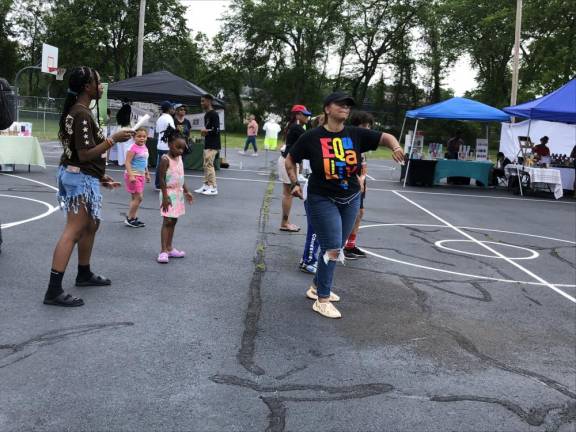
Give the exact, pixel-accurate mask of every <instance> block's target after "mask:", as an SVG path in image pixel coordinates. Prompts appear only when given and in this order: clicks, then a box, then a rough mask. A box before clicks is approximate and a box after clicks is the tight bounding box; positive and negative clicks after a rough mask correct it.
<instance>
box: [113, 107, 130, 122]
mask: <svg viewBox="0 0 576 432" xmlns="http://www.w3.org/2000/svg"><path fill="white" fill-rule="evenodd" d="M131 116H132V107H131V106H130V105H128V104H124V105H122V108H120V109H119V110H118V113H117V114H116V123H118V126H130V118H131Z"/></svg>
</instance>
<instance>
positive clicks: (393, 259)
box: [360, 223, 576, 288]
mask: <svg viewBox="0 0 576 432" xmlns="http://www.w3.org/2000/svg"><path fill="white" fill-rule="evenodd" d="M389 227H428V228H441V229H446V228H448V229H450V227H448V226H446V225H440V224H418V223H389V224H371V225H363V226H361V227H360V228H361V229H367V228H389ZM456 228H458V229H461V230H464V231H485V232H496V233H502V234H512V235H518V236H522V237H532V238H537V239H544V240H550V241H555V242H559V243H565V244H571V245H576V242H574V241H571V240H565V239H559V238H554V237H548V236H542V235H537V234H527V233H520V232H515V231H504V230H498V229H490V228H478V227H463V226H458V227H456ZM448 241H450V240H448ZM452 241H458V242H465V241H466V240H452ZM468 241H471V240H468ZM441 242H442V241H441ZM436 243H438V242H436ZM443 243H447V241H446V240H444V241H443ZM485 243H488V242H485ZM498 245H506V246H509V247H513V248H516V249H517V250H518V249H523V250H525V251H528V252H530V253H531V255H528V256H526V257H522V258H517V257H516V258H512V257H511V258H509V259H516V260H518V259H534V258H536V257H532V254H533V253H534V252H535V251H532V250H531V249H527V248H521V247H520V246H514V245H510V244H507V243H506V244H505V243H498ZM443 248H444V249H447V247H446V246H444V247H443ZM362 250H363V251H364V252H366V253H367V254H368V255H371V256H373V257H376V258H380V259H382V260H384V261H389V262H393V263H396V264H403V265H406V266H409V267H415V268H420V269H423V270H430V271H433V272H438V273H444V274H451V275H454V276H462V277H467V278H472V279H481V280H490V281H496V282H507V283H515V284H527V285H538V286H546V284H543V283H540V282H533V281H520V280H513V279H503V278H494V277H489V276H482V275H477V274H472V273H464V272H458V271H452V270H446V269H442V268H437V267H431V266H426V265H422V264H416V263H413V262H410V261H405V260H401V259H396V258H392V257H387V256H385V255H381V254H378V253H375V252H372V251H371V250H370V249H366V248H362ZM453 251H454V252H457V253H463V251H461V250H457V249H454V250H453ZM468 254H470V253H468ZM477 256H480V255H478V254H477ZM486 257H489V258H499V257H497V256H488V255H486ZM553 285H554V286H556V287H565V288H575V287H576V285H575V284H561V283H559V284H556V283H554V284H553Z"/></svg>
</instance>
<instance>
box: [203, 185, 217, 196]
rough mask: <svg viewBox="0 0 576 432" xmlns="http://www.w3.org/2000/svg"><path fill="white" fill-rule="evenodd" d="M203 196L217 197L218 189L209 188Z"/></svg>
mask: <svg viewBox="0 0 576 432" xmlns="http://www.w3.org/2000/svg"><path fill="white" fill-rule="evenodd" d="M202 194H203V195H218V189H216V188H215V187H212V186H209V187H208V188H207V189H206V190H205V191H204V192H202Z"/></svg>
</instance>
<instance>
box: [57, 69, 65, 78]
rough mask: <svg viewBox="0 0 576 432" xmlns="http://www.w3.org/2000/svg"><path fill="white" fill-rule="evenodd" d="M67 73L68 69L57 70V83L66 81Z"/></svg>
mask: <svg viewBox="0 0 576 432" xmlns="http://www.w3.org/2000/svg"><path fill="white" fill-rule="evenodd" d="M65 73H66V68H56V81H62V80H64V74H65Z"/></svg>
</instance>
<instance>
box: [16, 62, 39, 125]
mask: <svg viewBox="0 0 576 432" xmlns="http://www.w3.org/2000/svg"><path fill="white" fill-rule="evenodd" d="M40 64H41V62H39V63H38V64H37V65H36V66H26V67H23V68H22V69H20V70H19V71H18V73H17V74H16V78H14V90H15V93H16V95H15V96H16V121H17V122H19V121H20V87H19V86H18V81H19V80H20V75H22V72H24V71H25V70H28V69H42V68H41V67H40Z"/></svg>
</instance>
